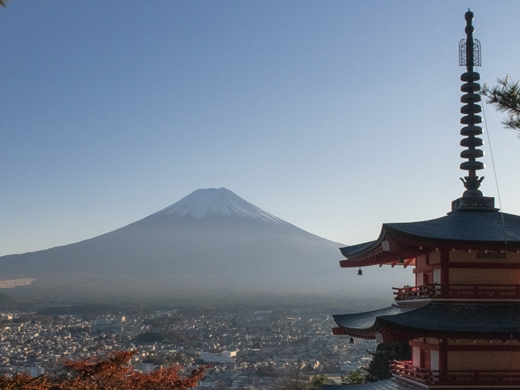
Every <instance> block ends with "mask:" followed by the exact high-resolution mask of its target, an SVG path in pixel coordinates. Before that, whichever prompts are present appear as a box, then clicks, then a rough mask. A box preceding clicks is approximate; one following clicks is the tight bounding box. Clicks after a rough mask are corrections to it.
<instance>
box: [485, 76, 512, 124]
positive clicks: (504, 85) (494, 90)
mask: <svg viewBox="0 0 520 390" xmlns="http://www.w3.org/2000/svg"><path fill="white" fill-rule="evenodd" d="M482 94H483V95H484V96H486V97H487V98H488V100H487V102H488V103H490V104H493V105H495V106H496V109H497V110H498V111H500V112H504V113H505V114H506V115H507V117H506V119H504V120H503V121H502V123H503V124H504V125H505V126H506V127H507V128H509V129H513V130H517V131H520V86H519V84H518V81H512V80H511V79H510V77H509V75H507V76H506V77H504V78H502V79H501V78H499V79H497V85H495V86H494V87H489V86H487V85H484V88H483V90H482Z"/></svg>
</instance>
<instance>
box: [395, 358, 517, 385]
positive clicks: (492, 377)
mask: <svg viewBox="0 0 520 390" xmlns="http://www.w3.org/2000/svg"><path fill="white" fill-rule="evenodd" d="M411 363H412V362H411V361H397V360H393V361H391V362H390V365H391V369H392V374H393V375H394V376H395V377H398V378H404V379H409V380H412V381H414V382H418V383H422V384H424V385H427V386H457V387H466V386H467V387H468V388H473V387H472V386H488V388H492V387H501V388H504V387H507V388H512V387H515V388H517V387H518V388H520V371H513V370H500V371H491V370H459V371H447V372H441V371H439V370H427V369H424V368H421V367H417V366H413V365H412V364H411Z"/></svg>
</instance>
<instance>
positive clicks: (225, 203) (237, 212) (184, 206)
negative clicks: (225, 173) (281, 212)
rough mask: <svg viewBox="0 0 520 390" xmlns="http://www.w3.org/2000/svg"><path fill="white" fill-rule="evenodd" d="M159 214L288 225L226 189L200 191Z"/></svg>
mask: <svg viewBox="0 0 520 390" xmlns="http://www.w3.org/2000/svg"><path fill="white" fill-rule="evenodd" d="M157 214H163V215H164V214H176V215H180V216H186V215H188V216H191V217H194V218H197V219H201V218H204V217H205V216H208V215H219V216H242V217H248V218H257V219H262V220H264V221H270V222H276V223H286V222H284V221H283V220H281V219H280V218H277V217H275V216H274V215H272V214H269V213H268V212H266V211H264V210H262V209H260V208H259V207H256V206H255V205H253V204H251V203H249V202H247V201H246V200H244V199H242V198H241V197H239V196H238V195H236V194H235V193H234V192H232V191H230V190H228V189H226V188H224V187H222V188H203V189H198V190H196V191H194V192H192V193H191V194H189V195H188V196H186V197H184V198H182V199H181V200H179V201H178V202H176V203H174V204H172V205H171V206H169V207H167V208H165V209H163V210H161V211H159V212H158V213H157Z"/></svg>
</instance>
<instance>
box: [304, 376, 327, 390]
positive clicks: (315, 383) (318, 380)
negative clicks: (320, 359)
mask: <svg viewBox="0 0 520 390" xmlns="http://www.w3.org/2000/svg"><path fill="white" fill-rule="evenodd" d="M329 383H331V380H330V378H329V377H328V376H327V375H323V374H322V375H316V376H315V377H313V378H312V380H311V384H310V387H309V390H321V389H322V387H323V385H328V384H329Z"/></svg>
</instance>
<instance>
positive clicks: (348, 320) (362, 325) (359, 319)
mask: <svg viewBox="0 0 520 390" xmlns="http://www.w3.org/2000/svg"><path fill="white" fill-rule="evenodd" d="M333 317H334V320H335V321H336V323H337V324H338V325H339V326H340V327H342V328H345V329H347V330H348V329H350V330H357V331H365V332H378V331H379V330H380V329H381V328H383V327H390V328H400V329H414V330H420V331H430V332H436V333H439V332H441V333H442V332H449V333H452V334H459V335H460V334H467V333H470V334H473V335H474V334H502V335H503V336H504V337H508V338H509V337H514V338H518V337H520V304H515V303H495V304H491V303H490V304H482V303H480V304H455V303H451V304H450V303H429V304H427V305H425V306H422V307H419V308H410V307H404V308H401V309H400V308H398V307H394V306H392V307H390V308H387V309H382V310H376V311H372V312H367V313H359V314H346V315H336V316H333Z"/></svg>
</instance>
